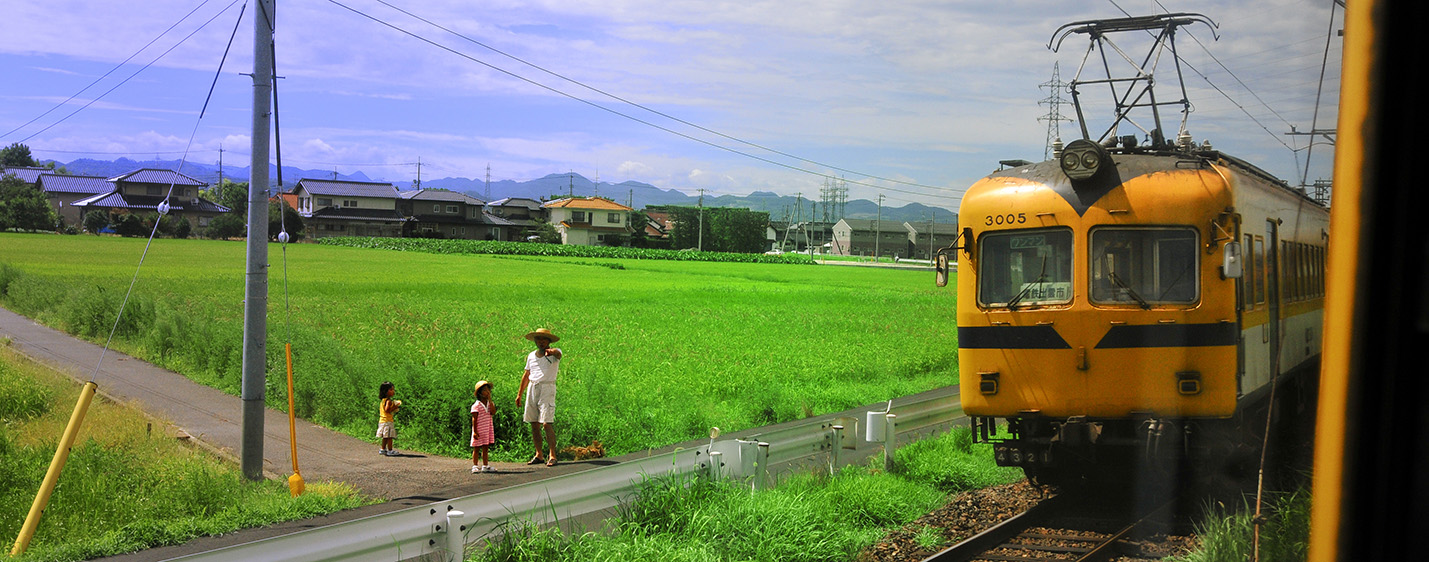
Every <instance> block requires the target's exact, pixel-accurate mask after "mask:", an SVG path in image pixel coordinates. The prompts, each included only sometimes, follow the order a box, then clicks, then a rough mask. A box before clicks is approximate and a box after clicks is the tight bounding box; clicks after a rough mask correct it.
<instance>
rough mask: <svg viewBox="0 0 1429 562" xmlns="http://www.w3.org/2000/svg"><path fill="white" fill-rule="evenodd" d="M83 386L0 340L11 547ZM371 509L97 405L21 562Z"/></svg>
mask: <svg viewBox="0 0 1429 562" xmlns="http://www.w3.org/2000/svg"><path fill="white" fill-rule="evenodd" d="M78 395H79V385H77V384H76V383H74V381H72V380H70V379H69V378H68V377H66V376H64V375H62V374H60V373H57V372H55V371H53V370H50V369H48V368H45V367H43V366H40V365H38V364H35V363H33V362H31V361H30V360H28V359H26V358H24V357H23V356H21V355H19V354H18V353H16V352H15V351H14V350H12V349H10V348H9V342H8V341H5V340H0V541H3V543H0V544H3V547H4V550H5V552H7V553H8V552H9V551H10V549H11V548H13V546H14V544H15V543H14V541H15V539H16V537H17V536H18V534H19V531H20V527H21V526H22V525H23V523H24V521H25V517H26V515H27V514H28V513H29V509H30V504H31V503H32V502H33V501H34V499H35V492H36V490H38V489H39V487H40V483H41V481H42V480H43V478H44V475H45V471H46V469H47V468H48V467H49V463H50V460H51V458H52V457H53V456H54V453H55V446H56V444H57V443H58V442H59V436H60V433H61V432H62V431H63V430H64V427H65V425H66V424H67V423H68V421H69V417H70V414H71V412H73V410H74V402H75V400H76V398H77V397H78ZM366 503H370V502H369V500H366V499H364V498H362V497H360V496H358V494H357V492H356V490H354V489H352V488H351V487H348V486H346V485H343V484H333V483H310V484H308V486H307V493H305V494H304V495H302V496H301V497H298V498H293V497H290V496H289V494H288V489H287V485H286V484H285V483H282V482H248V481H246V480H244V479H243V478H242V476H241V475H240V474H239V471H238V470H237V468H235V467H232V466H230V465H228V464H227V463H225V462H222V461H220V460H219V459H216V458H214V457H212V456H210V455H209V454H207V453H205V452H203V451H199V450H196V449H194V448H192V447H190V446H187V445H184V444H182V443H181V442H179V441H178V440H177V439H175V438H174V437H173V436H172V435H171V434H170V432H169V431H168V430H167V429H165V428H162V427H159V424H156V423H153V422H152V421H151V420H150V419H149V418H146V417H144V416H143V415H142V414H140V413H139V412H136V411H134V410H132V409H129V408H127V407H124V406H120V405H116V404H112V403H109V402H108V401H106V400H103V399H96V400H95V401H94V403H93V404H92V405H91V407H90V409H89V413H88V414H87V415H86V416H85V421H84V426H83V428H82V429H81V430H80V432H79V435H78V438H77V439H76V441H75V446H74V447H73V448H72V450H71V452H70V456H69V462H68V463H67V464H66V465H65V470H64V473H63V475H62V476H61V478H60V482H59V485H58V487H57V488H56V489H55V492H54V495H53V496H52V497H51V499H50V503H49V506H48V507H47V508H46V510H45V513H44V518H43V519H42V520H41V521H40V525H39V528H38V529H37V532H36V534H35V537H34V539H33V540H32V541H31V543H30V548H29V550H28V551H27V552H26V554H25V555H24V556H23V557H21V558H18V559H17V560H27V561H39V560H85V559H89V558H95V557H98V556H109V555H114V554H122V553H125V552H132V551H136V550H142V549H145V548H150V547H155V546H163V545H171V544H178V543H182V542H185V541H188V540H190V539H193V538H195V537H199V536H204V535H216V534H221V533H226V532H231V531H235V530H238V529H242V528H247V527H257V526H262V525H268V524H272V523H277V522H280V521H288V520H293V519H305V518H309V517H314V516H317V515H322V514H325V513H331V512H334V511H338V510H341V509H347V508H350V507H357V506H359V505H364V504H366Z"/></svg>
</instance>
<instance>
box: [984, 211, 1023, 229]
mask: <svg viewBox="0 0 1429 562" xmlns="http://www.w3.org/2000/svg"><path fill="white" fill-rule="evenodd" d="M983 222H984V224H986V225H987V226H992V225H995V224H1023V223H1026V222H1027V213H1017V214H1015V215H1014V214H1012V213H1008V214H1005V215H987V216H985V217H983Z"/></svg>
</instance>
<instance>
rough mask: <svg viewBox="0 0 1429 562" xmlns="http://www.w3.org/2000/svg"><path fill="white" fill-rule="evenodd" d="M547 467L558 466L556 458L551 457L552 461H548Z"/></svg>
mask: <svg viewBox="0 0 1429 562" xmlns="http://www.w3.org/2000/svg"><path fill="white" fill-rule="evenodd" d="M546 466H556V457H551V460H548V461H546Z"/></svg>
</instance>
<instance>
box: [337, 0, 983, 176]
mask: <svg viewBox="0 0 1429 562" xmlns="http://www.w3.org/2000/svg"><path fill="white" fill-rule="evenodd" d="M328 2H329V3H331V4H334V5H336V6H338V7H340V8H343V9H345V10H348V11H350V12H352V13H354V14H357V15H359V16H361V17H364V18H367V19H369V20H371V21H373V22H375V23H377V24H379V25H382V26H385V27H387V28H389V29H392V30H394V31H397V32H399V33H402V34H404V35H407V36H409V37H411V38H413V39H416V40H418V41H421V42H423V43H426V44H428V45H431V46H433V47H436V48H438V49H441V50H444V51H447V52H449V53H451V54H454V55H456V56H459V57H461V58H464V59H467V60H469V61H471V62H474V63H477V64H480V65H482V66H485V67H487V68H490V69H492V70H495V71H497V72H500V73H502V74H505V75H507V76H510V77H512V78H515V79H517V80H520V81H522V82H525V83H527V84H531V85H532V86H536V87H538V88H541V89H543V90H546V91H549V92H551V93H554V94H557V95H560V96H563V97H566V98H569V99H572V100H575V101H578V102H580V103H583V104H586V105H589V106H591V107H594V108H596V109H599V110H601V111H605V112H608V113H611V114H613V115H616V116H619V117H623V118H625V119H629V120H631V121H635V122H637V123H641V124H643V125H646V126H649V127H653V128H655V129H659V130H661V131H665V132H667V133H670V134H672V135H675V136H679V137H682V138H685V139H688V140H691V141H694V142H697V143H700V144H703V145H706V146H709V147H711V148H716V149H719V150H723V151H726V152H730V153H733V154H737V155H740V156H744V157H746V158H751V159H754V160H758V161H760V162H764V163H766V164H771V165H774V166H779V167H781V168H787V169H790V170H794V171H797V172H802V173H805V174H810V175H814V176H819V177H822V178H827V179H831V180H839V179H843V181H845V182H846V183H851V184H855V185H862V186H864V187H870V188H873V189H877V190H882V191H894V192H898V193H904V194H908V195H915V196H918V197H932V198H939V199H957V198H958V196H955V195H951V194H950V195H941V194H931V193H921V192H917V191H909V190H906V189H899V188H895V187H889V186H884V185H877V184H872V183H867V182H860V181H855V180H848V179H844V178H840V177H839V176H835V175H833V174H828V173H823V172H818V171H814V170H809V169H806V168H801V167H799V166H795V165H791V164H786V163H784V162H779V161H777V160H772V159H770V158H765V157H763V156H759V155H756V154H750V153H748V152H744V151H741V150H739V149H736V148H731V147H728V146H724V145H721V144H718V143H714V142H711V141H708V140H705V139H701V138H698V137H695V136H693V135H690V134H687V133H682V132H680V131H676V130H674V129H671V128H669V127H665V126H663V125H660V124H657V123H654V122H651V121H649V120H646V119H641V118H639V117H636V116H634V115H630V114H628V113H623V112H621V111H618V110H615V109H612V108H610V107H606V106H604V105H601V104H598V103H595V102H593V101H590V100H587V99H582V98H580V97H578V96H575V95H573V94H570V93H568V92H565V91H562V90H559V89H557V88H553V87H551V86H548V85H545V84H542V83H540V82H537V81H535V80H532V79H530V78H526V77H524V76H521V75H519V74H516V73H514V72H511V71H509V70H506V69H504V68H501V67H498V66H496V65H493V64H491V63H488V62H486V61H483V60H480V59H477V58H476V57H473V56H471V55H468V54H466V53H463V52H461V51H458V50H456V49H453V48H451V47H448V46H446V45H442V44H440V43H437V42H436V41H434V40H432V39H429V38H427V37H425V36H423V35H421V34H418V33H415V32H412V31H409V30H406V29H403V28H401V27H398V26H397V25H396V24H393V23H391V22H388V21H386V20H383V19H381V18H378V17H376V16H373V15H371V14H368V13H366V12H363V11H361V10H358V9H356V8H353V7H351V6H348V5H346V4H344V3H342V2H339V1H338V0H328ZM853 173H856V174H857V175H860V176H865V177H871V176H867V175H866V174H862V173H857V172H853ZM938 189H943V190H946V191H948V192H949V193H952V194H961V193H963V192H966V191H967V189H965V188H961V189H960V188H938Z"/></svg>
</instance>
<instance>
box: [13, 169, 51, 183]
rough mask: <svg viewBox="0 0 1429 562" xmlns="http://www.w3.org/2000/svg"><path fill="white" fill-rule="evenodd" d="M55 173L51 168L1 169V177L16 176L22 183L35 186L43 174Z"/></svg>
mask: <svg viewBox="0 0 1429 562" xmlns="http://www.w3.org/2000/svg"><path fill="white" fill-rule="evenodd" d="M54 172H55V171H54V170H51V169H49V168H36V167H31V166H18V167H11V168H5V167H0V176H15V177H17V178H20V181H23V182H25V183H28V184H30V185H34V183H35V181H36V180H38V179H40V175H41V174H53V173H54Z"/></svg>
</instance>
